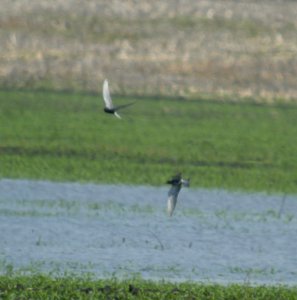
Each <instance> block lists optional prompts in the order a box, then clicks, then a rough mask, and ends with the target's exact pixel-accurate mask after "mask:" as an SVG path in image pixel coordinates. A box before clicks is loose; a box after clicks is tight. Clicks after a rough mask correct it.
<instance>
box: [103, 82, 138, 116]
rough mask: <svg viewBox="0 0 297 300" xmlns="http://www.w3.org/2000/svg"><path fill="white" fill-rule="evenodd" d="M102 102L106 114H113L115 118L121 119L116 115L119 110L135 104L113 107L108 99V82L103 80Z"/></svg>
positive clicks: (109, 98)
mask: <svg viewBox="0 0 297 300" xmlns="http://www.w3.org/2000/svg"><path fill="white" fill-rule="evenodd" d="M103 100H104V103H105V107H104V111H105V112H106V113H108V114H113V115H115V116H116V117H117V118H119V119H121V116H120V115H119V114H118V113H117V111H118V110H119V109H122V108H125V107H127V106H130V105H132V104H134V103H135V102H132V103H128V104H124V105H119V106H114V105H113V103H112V100H111V97H110V93H109V87H108V81H107V80H106V79H105V80H104V83H103Z"/></svg>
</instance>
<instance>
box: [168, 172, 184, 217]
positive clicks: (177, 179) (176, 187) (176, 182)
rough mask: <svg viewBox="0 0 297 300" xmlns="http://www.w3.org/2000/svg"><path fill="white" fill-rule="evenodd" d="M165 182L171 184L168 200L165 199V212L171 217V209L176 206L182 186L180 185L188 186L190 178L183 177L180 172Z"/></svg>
mask: <svg viewBox="0 0 297 300" xmlns="http://www.w3.org/2000/svg"><path fill="white" fill-rule="evenodd" d="M166 183H168V184H171V188H170V190H169V192H168V200H167V212H168V214H169V216H170V217H171V216H172V214H173V211H174V209H175V206H176V202H177V197H178V194H179V192H180V190H181V188H182V186H185V187H189V186H190V179H183V178H182V176H181V173H178V174H176V175H175V176H173V177H172V178H171V179H170V180H168V181H167V182H166Z"/></svg>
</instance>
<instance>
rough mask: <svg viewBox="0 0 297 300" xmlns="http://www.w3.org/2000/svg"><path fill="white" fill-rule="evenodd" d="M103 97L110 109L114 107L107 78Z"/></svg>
mask: <svg viewBox="0 0 297 300" xmlns="http://www.w3.org/2000/svg"><path fill="white" fill-rule="evenodd" d="M103 99H104V102H105V106H106V107H107V108H109V109H113V108H114V107H113V104H112V100H111V97H110V93H109V88H108V81H107V80H106V79H105V80H104V83H103Z"/></svg>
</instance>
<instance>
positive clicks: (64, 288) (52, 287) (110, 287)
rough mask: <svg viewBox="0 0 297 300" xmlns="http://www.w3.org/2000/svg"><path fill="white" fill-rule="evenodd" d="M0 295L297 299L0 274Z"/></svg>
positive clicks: (244, 288) (247, 290) (274, 293)
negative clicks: (4, 275) (14, 276)
mask: <svg viewBox="0 0 297 300" xmlns="http://www.w3.org/2000/svg"><path fill="white" fill-rule="evenodd" d="M0 297H1V298H2V299H158V300H159V299H220V300H224V299H228V300H229V299H241V300H245V299H254V300H260V299H261V300H264V299H265V300H266V299H267V300H274V299H276V300H293V299H297V289H296V287H286V286H274V287H269V286H258V287H252V286H250V285H236V284H232V285H228V286H222V285H214V284H209V285H208V284H201V283H180V284H174V283H166V282H152V281H144V280H141V279H131V280H125V281H118V280H116V279H109V280H89V279H79V278H72V277H64V278H56V279H55V278H49V277H45V276H33V277H16V278H11V277H3V276H2V277H0Z"/></svg>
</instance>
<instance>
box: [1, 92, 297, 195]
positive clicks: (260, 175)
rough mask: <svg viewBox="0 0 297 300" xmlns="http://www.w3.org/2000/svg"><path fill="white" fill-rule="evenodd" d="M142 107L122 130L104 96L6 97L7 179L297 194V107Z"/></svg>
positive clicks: (151, 103)
mask: <svg viewBox="0 0 297 300" xmlns="http://www.w3.org/2000/svg"><path fill="white" fill-rule="evenodd" d="M132 100H133V99H132ZM135 100H137V103H136V104H135V105H134V106H132V107H129V108H127V109H126V110H123V111H122V116H123V119H122V120H118V119H117V118H115V117H113V116H111V115H108V114H105V113H104V112H103V110H102V109H103V101H102V99H101V95H99V96H98V95H86V94H73V93H67V92H64V93H57V92H46V91H44V92H42V91H39V92H29V91H1V92H0V101H1V107H0V128H1V131H0V141H1V143H0V165H1V168H0V176H1V177H8V178H32V179H49V180H57V181H69V180H70V181H93V182H106V183H127V184H146V185H162V184H164V182H165V181H166V179H167V178H168V176H171V175H172V174H173V173H175V172H177V171H182V172H183V173H184V174H185V176H187V177H191V180H192V186H200V187H209V188H212V187H218V188H227V189H241V190H265V191H268V192H270V191H271V192H283V193H296V192H297V156H296V152H297V127H296V120H297V106H296V105H293V104H274V105H259V104H256V103H240V104H238V103H237V104H235V103H232V102H227V101H226V102H216V101H211V100H207V101H203V100H183V99H169V98H167V99H166V98H138V99H135ZM114 101H115V103H116V104H118V105H120V104H123V103H128V102H130V101H131V99H125V98H122V97H116V96H114Z"/></svg>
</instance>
